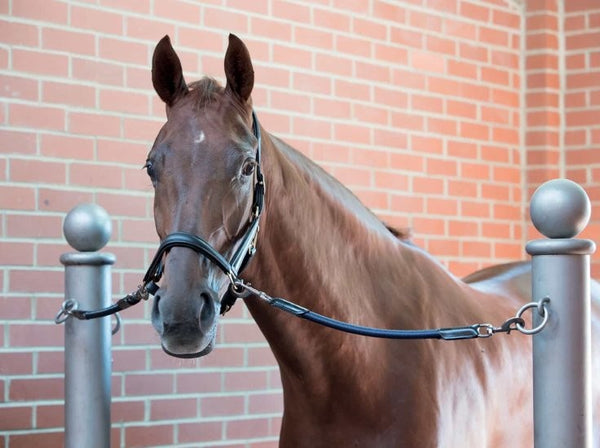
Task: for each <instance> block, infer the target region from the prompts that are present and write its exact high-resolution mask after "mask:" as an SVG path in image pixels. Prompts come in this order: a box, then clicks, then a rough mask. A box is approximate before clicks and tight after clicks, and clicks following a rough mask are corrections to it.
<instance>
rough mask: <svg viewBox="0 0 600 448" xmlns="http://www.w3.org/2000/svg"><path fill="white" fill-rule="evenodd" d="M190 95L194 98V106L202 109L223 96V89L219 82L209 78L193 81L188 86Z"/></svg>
mask: <svg viewBox="0 0 600 448" xmlns="http://www.w3.org/2000/svg"><path fill="white" fill-rule="evenodd" d="M188 88H189V89H190V95H192V96H193V98H194V106H195V107H197V108H202V107H204V106H206V105H208V104H211V103H213V102H215V101H217V99H218V98H219V97H220V96H221V95H222V94H223V92H224V91H225V88H224V87H223V86H222V85H221V84H219V82H218V81H217V80H216V79H214V78H211V77H209V76H205V77H204V78H202V79H200V80H198V81H194V82H192V83H190V84H189V85H188Z"/></svg>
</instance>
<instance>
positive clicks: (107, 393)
mask: <svg viewBox="0 0 600 448" xmlns="http://www.w3.org/2000/svg"><path fill="white" fill-rule="evenodd" d="M111 230H112V229H111V222H110V217H109V216H108V214H107V213H106V211H105V210H104V209H103V208H101V207H99V206H97V205H94V204H82V205H79V206H77V207H75V208H74V209H73V210H71V211H70V212H69V213H68V215H67V216H66V218H65V221H64V224H63V233H64V235H65V237H66V239H67V241H68V242H69V244H70V245H71V246H72V247H73V248H74V249H76V250H78V251H79V252H75V253H66V254H63V255H61V257H60V261H61V263H62V264H63V265H65V300H71V299H72V300H75V301H77V304H78V306H79V308H80V309H97V308H104V307H106V306H108V305H110V302H111V277H110V266H111V265H112V264H113V263H114V262H115V257H114V255H112V254H108V253H99V252H97V251H98V250H100V249H101V248H102V247H104V245H105V244H106V243H107V241H108V240H109V239H110V235H111ZM110 338H111V327H110V317H104V318H101V319H94V320H88V321H83V320H78V319H75V318H73V317H70V318H68V319H67V320H66V322H65V448H84V447H85V448H108V447H110V399H111V390H110V377H111V355H110V348H111V340H110Z"/></svg>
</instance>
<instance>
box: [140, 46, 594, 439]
mask: <svg viewBox="0 0 600 448" xmlns="http://www.w3.org/2000/svg"><path fill="white" fill-rule="evenodd" d="M224 67H225V76H226V84H225V86H224V87H223V86H222V85H221V84H219V83H218V82H217V81H216V80H214V79H212V78H210V77H204V78H202V79H201V80H199V81H196V82H193V83H190V84H187V82H186V81H185V80H184V77H183V72H182V66H181V62H180V60H179V58H178V56H177V54H176V52H175V50H174V49H173V46H172V45H171V42H170V40H169V37H168V36H165V37H164V38H163V39H161V40H160V42H159V43H158V44H157V45H156V48H155V51H154V55H153V59H152V82H153V86H154V89H155V90H156V93H157V94H158V96H159V97H160V98H161V99H162V101H163V102H164V103H165V105H166V116H167V121H166V123H165V124H164V126H163V127H162V128H161V130H160V131H159V133H158V135H157V137H156V140H155V142H154V144H153V146H152V148H151V150H150V152H149V154H148V157H147V160H146V164H145V168H146V169H147V172H148V175H149V176H150V179H151V181H152V184H153V186H154V191H155V195H154V219H155V225H156V231H157V233H158V236H159V237H160V239H161V241H163V242H165V241H167V240H169V239H170V238H171V237H170V236H171V235H173V234H176V235H179V239H180V240H181V238H183V240H184V241H185V242H186V243H189V244H187V245H184V244H177V242H176V243H175V244H171V245H168V247H166V246H165V247H163V249H164V250H163V251H162V252H161V253H160V255H159V256H158V257H157V258H158V259H159V261H158V262H157V263H158V264H157V266H158V267H156V269H155V271H156V272H158V273H159V275H158V277H162V281H161V282H160V283H161V285H160V287H158V286H157V288H158V290H157V291H156V292H155V299H154V303H153V306H152V318H151V320H152V324H153V326H154V328H155V329H156V331H157V333H158V334H159V336H160V340H161V344H162V347H163V349H164V351H165V352H166V353H168V354H170V355H173V356H176V357H184V358H185V357H199V356H205V355H208V354H209V353H210V352H211V351H212V350H213V348H214V345H215V335H216V332H217V325H218V322H219V319H220V314H221V312H224V311H226V310H227V307H225V308H224V307H223V303H222V302H224V301H225V298H226V297H227V296H228V294H230V293H231V291H232V283H233V282H234V280H232V279H231V276H232V275H231V272H230V271H229V270H228V269H229V268H228V267H227V266H228V265H227V263H225V262H223V261H222V259H221V258H219V254H222V255H223V258H228V257H232V256H233V254H235V253H236V252H238V253H239V246H240V244H241V242H240V241H241V240H244V241H246V243H244V244H245V245H244V248H243V249H244V251H246V249H248V250H247V252H248V253H247V254H245V255H244V257H243V258H244V260H243V262H244V263H237V265H238V267H239V268H240V269H243V278H244V280H245V281H246V282H247V283H248V284H250V285H253V286H254V287H256V288H260V290H262V291H267V292H268V293H269V294H272V295H276V296H278V297H284V298H287V299H289V300H291V301H293V302H294V303H296V304H298V305H300V306H302V307H306V308H310V309H312V310H315V311H316V312H318V313H321V314H323V315H326V316H331V317H333V318H336V319H339V320H343V321H347V322H353V323H356V324H360V325H365V326H370V327H378V328H404V329H409V330H410V329H417V328H423V327H425V328H429V327H431V328H440V327H447V326H449V325H457V324H458V325H464V324H465V323H475V322H482V321H483V322H501V321H504V320H505V319H506V318H507V317H509V316H513V315H514V313H515V310H517V309H518V308H519V307H521V306H522V305H523V304H524V303H526V302H528V301H529V300H530V295H531V269H530V264H529V263H527V262H516V263H511V264H506V265H500V266H494V267H489V268H486V269H484V270H482V271H479V272H477V273H475V274H473V275H471V276H468V277H467V278H466V279H464V280H461V279H458V278H456V277H455V276H453V275H451V273H449V272H448V270H447V269H446V268H445V267H444V266H443V265H442V264H440V263H439V262H438V261H436V260H435V259H434V258H433V257H432V256H431V255H430V254H428V253H427V252H426V251H424V250H422V249H421V248H419V247H418V246H417V245H414V244H411V243H410V242H408V241H406V238H404V236H405V235H403V234H397V233H396V232H394V231H393V230H390V228H388V227H386V225H385V224H384V223H383V222H382V221H381V220H380V219H379V218H378V217H377V216H376V215H375V214H374V213H373V212H371V211H370V210H369V209H368V208H367V207H366V206H364V205H363V204H362V203H361V202H360V201H359V199H358V198H357V197H356V196H355V195H354V194H353V193H352V192H351V191H350V190H348V189H347V188H346V187H344V186H343V185H342V184H341V183H339V182H338V181H337V180H335V179H334V178H333V177H332V176H331V175H329V174H328V173H327V172H325V171H324V170H323V169H322V168H320V167H319V166H318V165H317V164H315V163H314V162H312V161H311V160H309V159H308V158H307V157H306V156H304V155H303V154H301V153H300V152H298V151H297V150H295V149H293V148H292V147H291V146H289V145H288V144H286V143H285V142H284V141H282V140H280V139H279V138H277V137H275V136H273V135H270V134H269V133H268V132H267V131H266V130H264V129H262V127H261V126H260V125H259V123H258V122H257V117H256V116H255V114H254V112H253V105H252V98H251V93H252V89H253V86H254V71H253V67H252V62H251V58H250V54H249V51H248V49H247V48H246V46H245V45H244V43H243V42H242V41H241V40H240V39H239V38H237V37H236V36H234V35H230V36H229V42H228V47H227V50H226V53H225V57H224ZM259 148H260V160H259V158H258V154H257V151H258V150H259ZM259 187H260V188H261V189H262V188H264V189H265V192H264V198H263V197H262V195H258V196H260V198H259V199H260V200H258V202H261V207H260V208H261V210H259V211H260V213H257V207H256V203H257V194H256V189H257V188H259ZM263 200H264V204H262V202H263ZM258 224H259V225H258ZM249 227H252V229H254V230H253V231H252V232H251V235H250V237H248V233H249V232H250V231H249V230H248V229H249ZM181 235H184V236H185V235H188V236H186V237H182V236H181ZM189 235H193V236H189ZM196 236H197V237H200V238H201V239H202V241H203V242H206V244H205V245H204V246H210V247H211V248H214V251H212V252H210V251H209V255H211V254H212V255H211V256H210V257H207V256H203V255H201V254H200V255H199V253H198V252H199V251H198V250H191V249H190V248H192V249H193V248H194V244H196V245H198V244H200V243H198V241H196V240H197V238H196ZM250 240H251V242H250V244H248V243H247V242H248V241H250ZM169 241H170V242H171V243H172V242H173V241H172V239H171V240H169ZM194 241H196V242H195V243H194ZM180 242H181V241H180ZM254 250H255V251H256V254H255V255H254V257H253V258H252V259H251V260H249V256H250V255H251V254H252V252H254ZM234 258H235V257H234ZM238 258H239V257H238ZM246 263H247V265H246V266H245V268H244V267H243V266H239V265H243V264H246ZM223 266H225V267H223ZM234 286H235V285H234ZM594 291H595V292H594V294H595V295H596V292H597V291H596V289H594ZM240 295H241V294H240ZM594 300H595V301H596V302H594V303H595V304H596V305H595V311H594V334H595V336H596V337H597V336H598V326H599V316H598V314H599V313H598V307H597V298H594ZM244 301H245V304H246V306H247V308H248V310H249V311H250V313H251V315H252V317H253V319H254V320H255V322H256V323H257V325H258V326H259V328H260V330H261V331H262V333H263V334H264V336H265V338H266V340H267V341H268V343H269V345H270V348H271V350H272V352H273V354H274V356H275V358H276V360H277V362H278V365H279V369H280V374H281V382H282V387H283V400H284V412H283V418H282V423H281V430H280V439H279V444H280V447H294V448H302V447H311V448H314V447H327V448H329V447H378V448H385V447H420V448H429V447H457V446H466V447H472V446H486V447H507V446H511V447H531V446H533V428H532V424H531V422H532V415H531V414H532V384H531V375H532V371H531V370H532V368H531V338H530V337H528V336H523V335H521V334H511V335H509V336H495V337H494V338H491V339H483V338H475V339H471V340H466V341H454V342H445V341H439V340H435V339H428V340H406V341H394V340H387V339H382V338H369V337H363V336H358V335H354V334H347V333H343V332H338V331H336V330H333V329H331V328H326V327H321V326H318V325H316V324H314V323H310V322H307V321H305V320H302V319H297V318H296V317H294V316H293V315H290V314H288V313H284V312H282V311H281V310H277V309H275V308H273V307H271V306H269V304H268V303H266V302H264V301H261V300H258V299H257V298H256V296H255V295H250V296H248V297H245V298H244ZM598 355H599V353H598V351H597V348H596V352H595V359H596V363H595V367H594V369H595V372H597V373H600V370H599V366H598V362H597V360H598V359H599V358H600V356H598ZM599 376H600V375H598V374H597V375H596V377H599ZM596 392H597V391H596ZM595 397H596V398H595V402H594V403H595V408H596V409H598V408H599V407H600V406H599V400H598V393H596V394H595Z"/></svg>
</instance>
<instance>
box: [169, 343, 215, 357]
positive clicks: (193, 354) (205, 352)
mask: <svg viewBox="0 0 600 448" xmlns="http://www.w3.org/2000/svg"><path fill="white" fill-rule="evenodd" d="M161 346H162V349H163V351H164V352H165V353H166V354H167V355H169V356H174V357H176V358H184V359H189V358H200V357H202V356H206V355H208V354H209V353H210V352H212V351H213V348H215V341H214V339H213V340H211V341H210V342H209V343H208V345H207V346H206V347H205V348H204V349H202V350H200V351H196V352H194V351H192V352H185V351H184V352H174V351H171V350H170V349H168V348H167V347H166V346H165V344H164V343H163V344H161Z"/></svg>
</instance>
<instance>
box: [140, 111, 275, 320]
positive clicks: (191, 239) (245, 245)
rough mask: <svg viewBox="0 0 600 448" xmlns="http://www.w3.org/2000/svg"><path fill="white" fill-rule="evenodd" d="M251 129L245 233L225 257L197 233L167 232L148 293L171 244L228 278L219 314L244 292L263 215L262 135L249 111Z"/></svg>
mask: <svg viewBox="0 0 600 448" xmlns="http://www.w3.org/2000/svg"><path fill="white" fill-rule="evenodd" d="M252 120H253V123H252V132H253V133H254V136H255V137H256V139H257V140H258V145H257V148H256V183H255V184H254V197H253V202H252V209H251V210H252V212H251V216H250V222H249V223H248V225H247V227H246V231H245V232H244V235H243V236H242V237H241V238H240V240H239V241H238V243H237V245H238V247H237V249H236V250H235V252H234V253H233V255H232V256H231V259H229V260H227V259H226V258H225V257H224V256H223V255H222V254H221V253H219V252H218V251H217V250H216V249H215V248H214V247H212V246H211V245H210V244H209V243H208V242H207V241H205V240H204V239H202V238H201V237H199V236H197V235H193V234H191V233H186V232H174V233H171V234H169V235H167V236H166V237H165V238H164V239H163V240H162V242H161V243H160V246H159V247H158V250H157V251H156V254H155V255H154V258H153V259H152V263H150V266H149V267H148V270H147V271H146V275H144V287H145V289H146V290H147V291H148V292H149V293H150V294H153V295H154V294H155V293H156V291H158V285H157V283H158V281H159V280H160V278H161V277H162V274H163V270H164V258H165V254H167V253H168V252H169V250H171V249H172V248H174V247H185V248H188V249H191V250H193V251H195V252H197V253H198V254H200V255H203V256H205V257H206V258H208V259H209V260H210V261H211V262H212V263H213V264H214V265H216V266H217V267H218V268H219V269H221V271H223V273H224V274H225V275H227V277H228V278H229V283H230V285H229V288H228V290H227V292H226V293H225V295H224V296H223V298H222V299H221V314H225V313H226V312H227V311H229V310H230V309H231V307H232V306H233V305H234V303H235V301H236V300H237V298H238V297H242V296H243V295H244V293H245V291H244V290H243V289H241V288H239V286H238V285H239V283H240V280H239V278H238V275H239V274H240V273H241V272H242V271H243V270H244V268H245V267H246V265H247V264H248V262H249V261H250V259H251V258H252V256H253V255H254V253H255V252H256V239H257V236H258V230H259V226H258V224H259V220H260V215H261V214H262V211H263V208H264V202H265V181H264V177H263V174H262V171H261V169H260V156H261V134H260V125H259V123H258V119H257V117H256V114H255V113H254V111H252Z"/></svg>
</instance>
